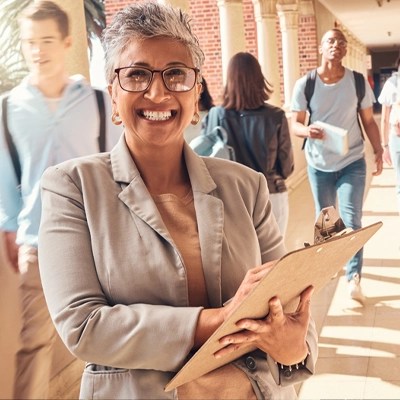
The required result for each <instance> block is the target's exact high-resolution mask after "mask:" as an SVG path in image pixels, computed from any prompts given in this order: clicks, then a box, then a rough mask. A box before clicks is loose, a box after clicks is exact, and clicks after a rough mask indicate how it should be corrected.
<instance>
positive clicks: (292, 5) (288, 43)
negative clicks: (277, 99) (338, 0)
mask: <svg viewBox="0 0 400 400" xmlns="http://www.w3.org/2000/svg"><path fill="white" fill-rule="evenodd" d="M276 8H277V10H278V16H279V24H280V28H281V32H282V62H283V82H284V94H285V103H284V108H285V109H289V107H290V100H291V97H292V91H293V86H294V84H295V82H296V80H297V79H298V78H299V77H300V66H299V48H298V46H299V44H298V26H299V20H298V16H299V14H298V5H297V3H296V2H295V1H293V0H286V1H284V0H279V2H278V3H277V5H276Z"/></svg>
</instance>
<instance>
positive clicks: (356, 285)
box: [349, 274, 365, 304]
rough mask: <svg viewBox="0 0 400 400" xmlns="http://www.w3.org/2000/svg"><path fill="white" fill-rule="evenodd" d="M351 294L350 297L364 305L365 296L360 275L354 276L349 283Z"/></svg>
mask: <svg viewBox="0 0 400 400" xmlns="http://www.w3.org/2000/svg"><path fill="white" fill-rule="evenodd" d="M349 293H350V297H351V298H352V299H353V300H356V301H358V302H359V303H361V304H364V301H365V296H364V295H363V293H362V290H361V286H360V275H358V274H354V275H353V278H352V279H351V280H350V282H349Z"/></svg>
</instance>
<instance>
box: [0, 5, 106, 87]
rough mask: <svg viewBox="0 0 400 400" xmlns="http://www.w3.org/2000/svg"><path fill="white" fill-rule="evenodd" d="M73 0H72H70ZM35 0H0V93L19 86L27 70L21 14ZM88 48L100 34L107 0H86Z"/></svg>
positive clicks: (104, 21) (103, 23)
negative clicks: (21, 30) (21, 41)
mask: <svg viewBox="0 0 400 400" xmlns="http://www.w3.org/2000/svg"><path fill="white" fill-rule="evenodd" d="M68 1H73V0H68ZM32 2H33V0H0V93H3V92H6V91H8V90H10V89H11V88H13V87H14V86H16V85H17V84H18V83H19V82H20V81H21V80H22V79H23V77H24V76H26V74H27V73H28V69H27V67H26V64H25V61H24V58H23V56H22V54H21V51H20V41H19V27H18V15H19V14H20V13H21V11H22V10H23V9H24V8H25V7H27V6H28V5H29V4H30V3H32ZM84 6H85V19H86V30H87V37H88V47H89V49H90V50H91V48H92V40H94V39H95V38H96V37H100V36H101V32H102V31H103V29H104V27H105V24H106V19H105V12H104V0H84Z"/></svg>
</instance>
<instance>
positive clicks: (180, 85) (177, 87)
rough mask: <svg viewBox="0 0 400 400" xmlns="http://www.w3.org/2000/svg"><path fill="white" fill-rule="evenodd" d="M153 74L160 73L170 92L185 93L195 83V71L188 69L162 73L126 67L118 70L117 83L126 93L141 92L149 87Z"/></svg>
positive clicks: (166, 70)
mask: <svg viewBox="0 0 400 400" xmlns="http://www.w3.org/2000/svg"><path fill="white" fill-rule="evenodd" d="M155 72H159V73H161V77H162V79H163V82H164V84H165V86H166V88H167V89H168V90H170V91H172V92H187V91H189V90H191V89H192V88H193V86H194V84H195V81H196V72H195V70H194V69H191V68H188V67H172V68H167V69H165V70H162V71H151V70H149V69H146V68H139V67H126V68H121V69H119V72H118V77H119V83H120V85H121V88H122V89H124V90H126V91H128V92H142V91H144V90H146V89H147V88H148V87H149V86H150V83H151V81H152V78H153V74H154V73H155Z"/></svg>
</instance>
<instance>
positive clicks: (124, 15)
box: [102, 0, 204, 83]
mask: <svg viewBox="0 0 400 400" xmlns="http://www.w3.org/2000/svg"><path fill="white" fill-rule="evenodd" d="M154 37H165V38H170V39H174V40H177V41H179V42H181V43H183V44H184V45H185V46H186V47H187V48H188V51H189V54H190V55H191V57H192V60H193V63H194V65H195V67H196V68H198V69H201V67H202V65H203V62H204V53H203V51H202V50H201V48H200V46H199V42H198V39H197V37H196V36H195V35H194V34H193V32H192V30H191V27H190V18H189V15H188V14H186V13H185V12H183V11H182V10H180V9H177V8H173V7H171V6H170V5H167V4H159V3H157V2H156V1H154V0H151V1H142V2H139V3H136V4H133V5H130V6H128V7H126V8H124V9H123V10H121V11H119V12H118V13H116V14H115V16H114V19H113V21H112V22H111V24H110V25H109V26H108V27H107V28H106V29H105V30H104V32H103V37H102V43H103V48H104V53H105V69H106V71H105V72H106V79H107V81H108V82H109V83H111V82H112V80H113V78H114V76H115V75H114V69H115V63H116V62H117V61H118V59H119V57H120V56H121V54H122V52H123V51H124V50H125V49H126V48H127V46H128V45H129V43H130V42H131V40H145V39H150V38H154Z"/></svg>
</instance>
